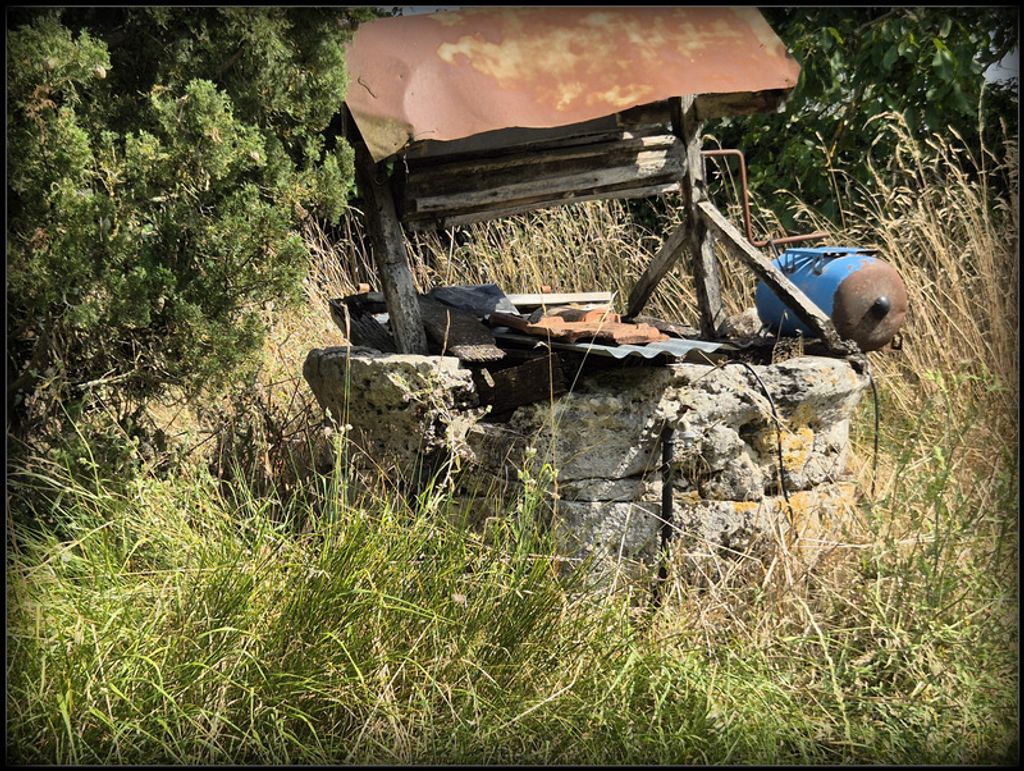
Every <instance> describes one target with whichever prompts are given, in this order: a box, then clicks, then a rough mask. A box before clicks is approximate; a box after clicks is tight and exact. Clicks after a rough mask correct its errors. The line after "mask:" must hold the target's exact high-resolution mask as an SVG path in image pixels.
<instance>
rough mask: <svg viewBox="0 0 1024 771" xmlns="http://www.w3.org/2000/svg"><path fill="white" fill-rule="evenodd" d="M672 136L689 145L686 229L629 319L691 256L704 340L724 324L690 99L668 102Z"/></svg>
mask: <svg viewBox="0 0 1024 771" xmlns="http://www.w3.org/2000/svg"><path fill="white" fill-rule="evenodd" d="M669 107H670V112H671V116H672V128H673V133H674V134H675V135H676V136H678V137H679V138H680V139H682V140H683V142H684V143H685V145H686V157H685V170H684V173H683V175H682V180H681V183H682V184H681V188H682V192H683V201H684V204H683V205H684V206H685V208H686V212H685V217H684V218H683V223H682V224H681V225H679V226H678V227H677V228H676V229H675V230H674V231H672V233H670V234H669V236H668V238H667V239H666V240H665V243H664V245H663V246H662V248H661V249H660V250H658V253H657V254H656V255H655V256H654V258H653V259H652V260H651V262H650V264H648V266H647V268H646V269H645V270H644V272H643V274H641V276H640V278H639V279H638V280H637V282H636V284H635V285H634V287H633V290H632V291H631V292H630V295H629V302H628V305H627V310H626V317H627V318H635V317H636V316H637V315H638V314H639V313H640V311H641V310H643V307H644V305H646V304H647V301H648V300H649V299H650V297H651V294H653V293H654V290H655V288H656V287H657V285H658V283H659V282H660V281H661V280H662V279H663V278H664V277H665V276H666V275H667V274H668V272H669V271H670V270H671V269H672V267H673V266H674V265H675V264H676V262H677V261H678V260H679V258H680V256H681V255H682V254H683V253H684V252H687V253H688V254H689V256H690V264H691V267H692V270H693V277H694V281H695V282H696V285H697V306H698V308H699V310H700V329H701V334H702V335H703V336H704V337H707V338H714V337H715V336H716V335H717V332H718V327H719V325H720V324H721V323H722V321H724V319H725V311H724V307H723V305H722V281H721V277H720V275H719V270H718V261H717V260H716V259H715V247H714V241H713V236H712V234H711V233H710V232H709V231H708V229H707V226H706V225H705V224H704V221H703V219H702V218H701V217H700V216H699V214H698V212H697V208H696V207H697V205H698V204H699V203H700V202H701V201H702V200H704V199H705V198H706V197H707V193H706V191H705V185H704V164H703V161H702V159H701V155H700V150H701V128H702V126H701V123H700V122H699V120H698V118H697V110H696V101H695V99H694V97H692V96H688V97H683V98H675V99H672V100H670V104H669Z"/></svg>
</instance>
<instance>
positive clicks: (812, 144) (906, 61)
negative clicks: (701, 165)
mask: <svg viewBox="0 0 1024 771" xmlns="http://www.w3.org/2000/svg"><path fill="white" fill-rule="evenodd" d="M763 13H764V16H765V18H766V19H767V21H768V22H769V24H771V25H772V27H773V29H774V30H775V31H776V33H777V34H778V35H779V37H780V38H782V40H783V41H784V42H785V43H786V44H787V45H788V46H789V48H790V50H791V52H792V53H793V55H794V56H795V57H796V59H797V60H798V61H799V62H800V63H801V74H800V80H799V83H798V84H797V87H796V88H795V89H794V91H793V94H792V96H791V98H790V100H789V103H788V104H787V107H786V110H785V112H784V113H779V114H772V115H765V116H750V117H744V118H740V119H736V120H725V121H722V122H721V123H720V124H719V125H718V126H714V127H710V128H711V129H712V130H713V131H715V133H716V134H717V135H718V137H719V138H720V139H721V141H722V142H723V144H724V145H725V146H731V147H740V148H744V149H746V150H747V151H748V160H749V163H750V166H751V169H750V171H751V175H750V184H751V188H752V189H753V190H754V191H755V192H756V193H757V195H758V197H759V200H760V202H761V203H762V204H764V205H767V206H769V207H770V208H772V209H773V210H775V212H776V213H777V214H778V215H780V217H781V218H782V221H783V223H784V224H785V225H786V226H787V227H792V226H793V225H794V222H793V219H792V216H791V214H790V213H789V212H788V210H787V207H788V203H789V202H788V201H787V199H785V198H783V197H781V196H779V195H776V190H778V189H780V188H781V189H788V190H791V191H794V192H796V193H797V195H798V197H799V198H800V199H801V200H803V201H805V202H806V203H809V204H810V205H812V206H815V207H816V208H818V209H819V210H820V211H821V213H822V214H824V215H825V216H827V217H829V218H832V219H835V218H836V217H837V215H838V210H837V201H836V193H837V192H841V193H842V194H843V195H844V196H847V195H851V194H854V188H855V187H856V186H857V185H863V186H866V187H867V188H870V185H871V178H870V175H869V171H868V169H867V166H866V164H865V163H864V162H863V161H864V158H865V157H866V156H867V155H868V153H869V151H871V149H872V146H874V155H875V157H882V158H884V157H886V154H887V153H888V151H889V150H891V149H892V144H893V142H894V139H893V138H892V137H891V136H888V135H887V134H886V132H883V131H882V130H881V128H882V127H881V126H880V125H879V123H878V122H877V121H876V122H871V121H870V119H871V118H872V117H873V116H876V115H879V114H881V113H885V112H897V113H901V114H902V115H903V116H904V118H905V119H906V121H907V123H908V125H909V126H910V127H911V129H912V130H913V131H914V132H916V133H918V134H919V135H927V134H930V133H932V132H943V133H944V132H945V131H946V130H947V127H949V126H952V127H953V128H954V129H955V130H956V131H957V132H958V133H960V134H961V136H962V137H963V138H964V140H965V142H966V143H967V144H968V146H969V147H972V148H974V149H975V151H976V149H977V146H978V140H979V131H978V125H979V105H980V107H981V111H982V117H983V118H984V119H985V120H984V122H985V123H986V124H987V125H988V127H989V128H990V129H994V130H996V131H998V129H999V119H1000V118H1002V119H1003V120H1005V121H1007V122H1008V123H1010V124H1011V126H1010V130H1011V131H1012V132H1014V133H1015V132H1016V124H1015V121H1016V112H1017V104H1016V97H1015V86H1014V90H1013V92H1012V94H1013V95H1011V92H1010V91H1009V90H1008V89H1006V88H1000V87H999V86H993V85H992V84H987V85H986V84H985V79H984V72H985V70H986V69H987V68H988V67H989V66H990V65H992V64H993V63H995V62H998V61H999V60H1000V59H1001V58H1002V57H1003V56H1005V55H1006V54H1007V53H1008V52H1009V51H1011V50H1012V49H1013V47H1014V46H1015V45H1016V44H1017V24H1018V12H1017V10H1016V9H1015V8H978V7H960V8H956V7H945V8H868V7H862V8H851V7H826V8H766V9H764V10H763ZM983 89H985V90H986V92H987V93H986V95H985V97H984V99H983V94H982V92H983ZM994 136H995V134H994V133H993V134H992V135H990V136H989V137H988V139H989V142H990V144H992V143H993V142H992V140H993V138H994ZM830 167H833V168H842V169H843V170H844V171H845V172H847V173H848V174H850V175H851V176H850V177H849V178H845V179H844V180H843V181H844V183H845V184H846V185H847V186H846V187H845V189H843V190H842V191H837V190H836V189H835V188H834V187H833V184H834V180H833V179H832V178H831V175H830V174H829V168H830Z"/></svg>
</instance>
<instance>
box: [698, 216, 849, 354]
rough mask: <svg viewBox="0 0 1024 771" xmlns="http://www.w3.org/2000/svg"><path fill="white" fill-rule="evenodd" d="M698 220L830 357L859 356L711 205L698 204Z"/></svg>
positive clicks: (787, 279)
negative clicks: (767, 288)
mask: <svg viewBox="0 0 1024 771" xmlns="http://www.w3.org/2000/svg"><path fill="white" fill-rule="evenodd" d="M697 208H698V210H699V211H700V214H701V216H702V217H703V219H704V221H705V222H706V223H707V225H708V226H709V227H710V228H712V229H713V230H714V231H715V232H716V234H717V235H718V236H720V237H721V238H722V241H723V243H724V244H725V245H726V247H728V248H729V250H730V251H731V252H732V253H733V254H735V255H736V256H737V257H738V258H739V259H740V260H742V261H743V262H744V263H745V264H746V265H747V266H748V267H750V269H751V270H753V271H754V273H755V274H757V277H758V278H760V279H761V280H762V281H764V282H765V283H766V284H767V285H768V286H769V287H771V288H772V289H773V290H774V291H775V293H776V294H777V295H778V296H779V298H781V299H782V301H783V302H784V303H785V304H786V305H787V306H789V308H790V309H792V311H793V312H794V313H795V314H796V315H797V318H799V319H800V320H801V321H802V322H804V323H805V324H807V326H809V327H810V328H811V329H812V330H813V331H814V333H815V334H817V335H818V337H820V338H821V340H822V341H823V342H824V343H825V345H826V346H827V347H828V349H829V350H830V351H831V352H832V353H839V354H851V353H858V352H859V351H858V349H857V347H856V344H854V343H850V342H849V341H846V340H843V339H842V338H840V337H839V333H838V332H836V328H835V326H834V325H833V324H832V319H830V318H829V317H828V316H827V315H825V313H823V312H822V311H821V309H820V308H818V306H817V305H815V304H814V303H813V302H811V300H810V299H808V297H807V295H805V294H804V293H803V292H802V291H801V290H800V289H799V287H797V286H796V284H794V283H793V282H792V281H790V280H789V278H788V277H787V276H786V274H784V273H783V272H782V271H781V270H779V269H778V268H776V267H775V266H774V265H772V263H771V260H769V259H768V258H767V257H766V256H765V255H764V254H763V253H762V252H761V251H760V250H759V249H756V248H754V247H753V246H751V244H750V242H748V241H747V239H746V238H745V237H744V236H743V234H742V233H740V231H739V229H738V228H736V226H735V225H733V224H732V223H731V222H729V220H728V219H726V217H725V215H724V214H722V213H721V212H720V211H719V210H718V209H717V208H715V206H714V204H712V203H711V202H710V201H701V202H700V203H699V204H697Z"/></svg>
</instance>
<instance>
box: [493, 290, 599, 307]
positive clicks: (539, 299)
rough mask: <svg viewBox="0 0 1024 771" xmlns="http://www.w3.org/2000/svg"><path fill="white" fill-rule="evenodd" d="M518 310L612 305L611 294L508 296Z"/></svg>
mask: <svg viewBox="0 0 1024 771" xmlns="http://www.w3.org/2000/svg"><path fill="white" fill-rule="evenodd" d="M506 297H508V299H509V302H511V303H512V304H513V305H514V306H516V307H517V308H520V309H523V308H539V307H540V306H542V305H568V304H570V303H610V302H611V301H612V293H611V292H543V293H538V294H510V295H506Z"/></svg>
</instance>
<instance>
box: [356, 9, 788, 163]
mask: <svg viewBox="0 0 1024 771" xmlns="http://www.w3.org/2000/svg"><path fill="white" fill-rule="evenodd" d="M347 64H348V72H349V77H350V83H349V89H348V95H347V98H346V103H347V104H348V106H349V109H350V110H351V112H352V115H353V117H354V118H355V121H356V124H357V125H358V127H359V130H360V132H361V133H362V135H363V138H364V139H365V140H366V142H367V146H368V147H369V149H370V153H371V154H372V155H373V157H374V159H375V160H381V159H382V158H386V157H388V156H390V155H392V154H394V153H396V152H398V151H399V150H401V149H402V148H403V147H405V146H406V145H407V144H408V143H409V142H412V141H419V140H424V139H431V140H439V141H448V140H452V139H460V138H464V137H468V136H472V135H475V134H479V133H481V132H485V131H493V130H497V129H504V128H511V127H527V128H550V127H554V126H566V125H570V124H576V123H581V122H584V121H588V120H592V119H595V118H600V117H603V116H607V115H611V114H614V113H618V112H622V111H623V110H627V109H629V108H631V107H635V106H638V105H642V104H649V103H651V102H656V101H661V100H663V99H668V98H670V97H674V96H683V95H688V94H735V93H742V92H756V91H767V90H771V89H789V88H792V87H793V86H794V85H796V81H797V76H798V75H799V71H800V68H799V65H798V64H797V62H796V61H795V60H794V59H792V58H791V57H790V56H789V55H788V54H787V52H786V49H785V46H784V45H783V44H782V42H781V41H780V40H779V38H778V37H777V36H776V35H775V33H774V32H773V31H772V29H771V27H769V26H768V23H767V22H766V21H765V20H764V18H763V17H762V16H761V14H760V13H759V12H758V11H757V9H755V8H671V7H665V8H659V7H648V8H581V7H566V8H543V7H535V8H473V9H467V10H463V11H454V12H447V13H435V14H422V15H417V16H401V17H395V18H388V19H378V20H374V21H371V22H368V23H367V24H364V25H362V26H361V27H360V28H359V29H358V30H357V31H356V34H355V36H354V37H353V39H352V41H351V43H350V45H349V48H348V61H347Z"/></svg>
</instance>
